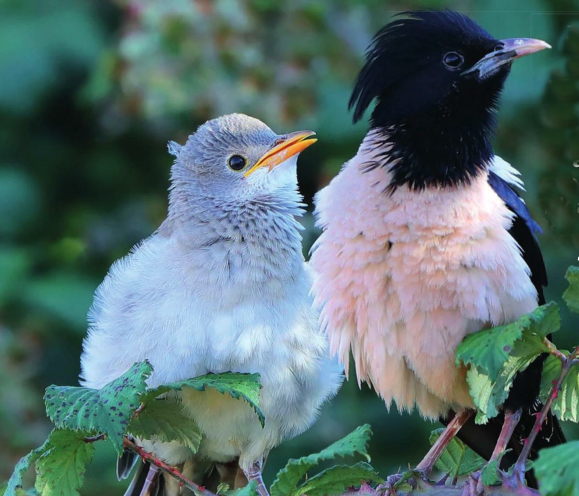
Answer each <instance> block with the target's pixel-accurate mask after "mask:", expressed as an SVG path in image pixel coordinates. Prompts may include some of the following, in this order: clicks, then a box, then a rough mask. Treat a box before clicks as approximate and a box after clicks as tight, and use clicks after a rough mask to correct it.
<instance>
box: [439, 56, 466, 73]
mask: <svg viewBox="0 0 579 496" xmlns="http://www.w3.org/2000/svg"><path fill="white" fill-rule="evenodd" d="M442 61H443V62H444V65H445V66H446V67H448V68H449V69H451V70H455V69H459V68H460V67H461V66H462V64H463V63H464V57H463V56H462V55H461V54H460V53H458V52H448V53H447V54H445V55H444V57H443V59H442Z"/></svg>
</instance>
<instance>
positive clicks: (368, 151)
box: [312, 11, 564, 484]
mask: <svg viewBox="0 0 579 496" xmlns="http://www.w3.org/2000/svg"><path fill="white" fill-rule="evenodd" d="M544 48H549V45H548V44H547V43H545V42H543V41H539V40H533V39H528V38H517V39H504V40H498V39H495V38H494V37H493V36H491V35H490V34H489V33H488V32H487V31H485V30H484V29H483V28H481V27H480V26H479V25H478V24H476V23H475V22H474V21H473V20H471V19H470V18H468V17H467V16H465V15H462V14H459V13H457V12H452V11H427V12H410V13H405V14H403V15H401V16H399V17H397V18H396V19H395V20H394V21H393V22H391V23H390V24H387V25H386V26H385V27H384V28H382V29H381V30H380V31H379V32H378V33H377V35H376V36H375V38H374V40H373V42H372V44H371V45H370V47H369V49H368V52H367V55H366V64H365V65H364V67H363V68H362V70H361V72H360V74H359V76H358V80H357V83H356V86H355V88H354V91H353V94H352V97H351V100H350V107H351V108H353V110H354V121H358V120H359V119H361V118H362V117H363V114H364V112H365V111H366V109H367V108H368V107H369V106H370V105H371V104H372V103H373V102H375V106H374V109H373V112H372V116H371V120H370V130H369V132H368V134H367V135H366V137H365V138H364V140H363V142H362V144H361V146H360V148H359V150H358V153H357V154H356V156H355V157H354V158H352V159H351V160H349V161H348V162H347V163H346V164H345V165H344V167H343V169H342V170H341V172H340V173H339V174H338V176H337V177H335V178H334V179H333V180H332V181H331V183H330V184H329V185H328V186H327V187H326V188H324V189H323V190H321V191H320V192H319V193H318V195H317V198H316V210H317V218H318V224H319V226H320V227H321V228H322V230H323V233H322V235H321V237H320V238H319V240H318V241H317V243H316V245H315V246H314V248H313V253H312V266H313V268H314V270H315V272H316V273H317V280H316V282H315V285H314V294H315V299H316V304H317V305H318V306H319V307H320V308H321V309H322V318H323V322H324V325H325V326H326V328H327V330H328V333H329V334H330V341H331V348H332V351H333V352H334V353H336V354H337V355H338V356H339V358H340V359H341V361H342V363H343V364H344V365H345V366H346V367H347V366H348V362H349V355H350V352H351V353H352V354H353V357H354V362H355V365H356V374H357V377H358V381H366V382H368V383H370V384H371V385H372V386H373V387H374V388H375V390H376V391H377V393H378V394H379V395H380V396H381V397H382V398H383V399H384V401H385V402H386V403H387V405H389V404H390V403H391V402H392V401H394V402H395V403H396V405H397V406H398V408H399V409H400V410H413V409H414V408H415V407H416V408H417V409H418V411H419V412H420V413H421V414H422V416H423V417H425V418H428V419H433V420H434V419H439V418H440V419H441V420H442V421H443V422H445V423H447V424H448V427H447V429H446V431H445V433H444V434H443V435H442V436H441V437H440V439H439V442H438V443H436V444H435V446H433V448H432V449H431V451H430V452H429V453H428V454H427V456H426V457H425V459H424V460H423V461H422V462H421V463H420V464H419V465H418V466H417V469H418V470H421V471H423V472H424V473H425V474H427V473H428V472H430V470H431V469H432V467H433V465H434V462H435V461H436V459H437V457H438V456H439V455H440V453H441V451H442V449H443V448H444V445H445V443H447V442H448V441H449V440H450V439H451V438H452V436H453V435H454V434H455V433H456V432H457V431H459V430H460V431H459V434H458V435H459V437H461V438H462V439H463V440H464V441H465V442H466V443H467V444H469V445H470V446H471V447H472V448H473V449H475V450H476V451H477V452H478V453H480V454H481V455H482V456H484V457H485V458H487V459H489V458H491V457H492V458H493V459H496V458H497V457H498V456H499V454H500V453H501V452H503V450H504V449H505V447H508V448H510V449H511V451H510V452H509V453H507V455H506V456H505V457H504V458H503V462H502V463H503V466H506V465H509V464H512V463H513V461H514V460H516V456H517V454H518V453H519V452H520V451H521V449H522V447H523V440H524V438H526V437H527V434H528V432H529V430H530V428H531V426H532V425H533V423H534V421H535V417H534V416H533V413H534V412H536V411H537V408H538V406H539V405H538V400H537V396H538V393H539V385H540V375H541V370H542V366H543V361H544V358H543V357H540V358H538V359H537V360H536V361H535V362H534V363H533V364H532V365H531V366H529V367H528V368H527V369H526V370H525V371H523V372H521V373H520V374H519V375H518V377H517V378H516V380H515V383H514V385H513V387H512V390H511V392H510V395H509V397H508V399H507V401H506V402H505V403H504V405H503V413H502V414H501V416H500V417H497V418H495V419H492V420H491V421H490V422H489V423H488V424H486V425H476V424H475V423H474V421H473V418H472V415H471V414H472V411H473V410H472V409H473V407H474V405H473V402H472V399H471V397H470V395H469V391H468V385H467V382H466V378H465V375H466V369H464V368H462V369H461V368H457V367H456V366H455V351H456V347H457V345H458V344H459V343H460V342H461V341H462V340H463V338H464V337H465V336H466V335H467V334H469V333H473V332H476V331H478V330H480V329H482V328H487V327H491V326H498V325H502V324H505V323H510V322H513V321H515V320H516V319H518V318H519V317H521V316H522V315H523V314H525V313H527V312H530V311H532V310H533V309H535V308H536V307H537V305H539V304H542V303H544V301H545V300H544V296H543V287H544V286H545V285H546V284H547V275H546V270H545V265H544V263H543V257H542V255H541V251H540V249H539V246H538V244H537V240H536V238H535V236H536V235H537V234H538V233H540V228H539V226H538V225H537V223H536V222H535V221H534V220H533V219H532V218H531V215H530V213H529V211H528V209H527V207H526V205H525V203H524V201H523V200H522V199H521V198H520V197H519V194H518V192H517V190H522V189H523V183H522V181H521V179H520V178H519V175H520V174H519V172H518V171H517V170H516V169H514V168H513V167H511V166H510V165H509V164H508V163H506V162H505V161H504V160H502V159H501V158H500V157H498V156H496V155H495V154H494V151H493V146H492V139H493V133H494V131H495V128H496V125H497V121H496V112H497V109H498V103H499V98H500V95H501V92H502V90H503V85H504V83H505V80H506V79H507V76H508V75H509V71H510V69H511V64H512V62H513V61H514V60H515V59H517V58H519V57H522V56H524V55H527V54H531V53H534V52H537V51H539V50H542V49H544ZM455 412H456V414H455ZM548 424H549V425H547V426H545V427H544V428H543V429H542V431H541V434H540V439H538V441H537V443H536V449H537V450H538V449H540V448H542V447H545V446H549V445H554V444H558V443H560V442H563V440H564V437H563V434H562V432H561V429H560V427H559V424H558V423H557V420H556V419H555V418H553V417H549V419H548ZM513 430H514V435H513V436H512V437H511V433H512V431H513ZM501 432H502V435H501ZM499 437H500V442H498V444H497V441H499ZM509 439H510V440H509ZM507 441H508V446H506V445H507ZM527 481H528V483H529V484H535V481H534V480H533V475H532V474H528V478H527Z"/></svg>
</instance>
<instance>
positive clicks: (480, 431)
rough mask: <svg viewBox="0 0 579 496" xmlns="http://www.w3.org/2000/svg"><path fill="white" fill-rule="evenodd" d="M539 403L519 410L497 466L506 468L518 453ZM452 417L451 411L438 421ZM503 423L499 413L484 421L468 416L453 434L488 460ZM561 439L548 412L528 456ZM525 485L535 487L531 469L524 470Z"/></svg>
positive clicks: (531, 424)
mask: <svg viewBox="0 0 579 496" xmlns="http://www.w3.org/2000/svg"><path fill="white" fill-rule="evenodd" d="M542 407H543V405H541V404H540V403H537V405H536V406H535V407H533V408H531V409H527V410H525V411H523V414H522V416H521V420H520V422H519V425H518V426H517V428H516V429H515V432H514V434H513V437H512V438H511V440H510V441H509V444H508V446H507V449H509V450H510V451H508V452H507V453H506V454H505V456H504V457H503V459H502V462H501V469H503V470H507V469H508V468H510V467H511V466H512V465H514V463H515V462H516V461H517V458H518V457H519V454H520V453H521V451H522V449H523V446H524V442H525V441H524V440H525V439H526V438H527V437H529V434H530V432H531V429H532V428H533V425H535V420H536V416H535V413H537V412H538V411H540V410H541V408H542ZM453 417H454V412H451V414H450V415H449V416H448V418H447V419H445V420H441V421H442V423H443V424H445V425H446V424H447V423H448V422H449V421H450V420H452V418H453ZM503 422H504V415H503V414H502V413H501V414H500V415H498V416H497V417H495V418H492V419H490V420H489V422H488V423H487V424H484V425H477V424H475V422H474V417H471V418H470V419H469V420H468V422H467V423H466V424H465V425H464V426H463V427H462V428H461V429H460V431H459V432H458V434H457V437H458V438H459V439H460V440H461V441H462V442H463V443H465V444H466V445H467V446H468V447H469V448H470V449H472V450H473V451H475V452H476V453H478V454H479V455H480V456H482V457H483V458H484V459H486V460H488V459H489V458H490V457H491V455H492V452H493V450H494V448H495V444H496V442H497V440H498V438H499V435H500V433H501V428H502V426H503ZM564 442H565V435H564V434H563V431H562V429H561V425H560V424H559V420H558V419H557V417H555V416H553V415H551V413H550V412H549V415H548V416H547V419H546V421H545V423H544V425H543V427H542V429H541V432H540V433H539V435H538V436H537V439H536V440H535V442H534V443H533V447H532V450H531V454H530V456H529V458H530V459H531V460H535V459H536V458H537V455H538V453H539V451H540V450H541V449H543V448H547V447H549V446H557V445H559V444H562V443H564ZM527 485H528V486H529V487H532V488H534V489H537V488H538V485H537V479H536V478H535V474H534V472H533V471H532V470H530V471H528V472H527Z"/></svg>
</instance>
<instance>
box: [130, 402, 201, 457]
mask: <svg viewBox="0 0 579 496" xmlns="http://www.w3.org/2000/svg"><path fill="white" fill-rule="evenodd" d="M127 431H128V432H130V433H131V434H133V435H134V436H136V437H140V438H144V439H150V438H151V437H153V436H154V437H156V438H157V439H159V440H161V441H166V442H170V441H178V442H179V444H182V445H184V446H187V447H188V448H190V449H191V450H192V451H193V453H196V452H197V450H198V449H199V444H200V443H201V433H200V432H199V428H198V427H197V425H196V424H195V421H194V420H192V419H191V418H190V417H187V416H186V415H185V414H184V413H183V406H182V404H181V402H180V401H179V400H178V399H176V398H165V399H158V400H152V401H149V402H148V403H147V404H146V405H145V407H144V408H143V410H141V411H140V412H139V414H138V415H135V416H134V417H133V419H132V420H131V422H130V423H129V427H128V429H127Z"/></svg>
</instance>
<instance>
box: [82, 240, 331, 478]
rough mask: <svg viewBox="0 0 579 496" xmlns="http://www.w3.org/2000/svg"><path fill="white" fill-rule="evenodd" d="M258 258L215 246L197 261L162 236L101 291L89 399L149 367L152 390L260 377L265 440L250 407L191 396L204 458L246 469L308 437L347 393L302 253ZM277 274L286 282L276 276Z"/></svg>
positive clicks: (120, 266) (196, 254)
mask: <svg viewBox="0 0 579 496" xmlns="http://www.w3.org/2000/svg"><path fill="white" fill-rule="evenodd" d="M248 253H249V252H248V251H247V250H245V251H244V250H237V251H236V250H231V249H227V247H226V246H216V245H213V246H212V247H211V249H209V248H207V249H201V250H199V249H195V250H191V249H188V248H187V249H186V248H184V247H183V245H182V244H181V243H180V242H179V241H176V240H175V239H172V238H165V237H162V236H161V237H159V236H156V237H153V238H151V239H149V240H147V241H146V242H145V243H144V244H143V245H142V246H140V247H139V248H138V249H137V250H136V251H135V253H133V254H131V255H130V256H129V257H127V258H125V259H123V260H121V261H120V262H118V263H117V264H115V265H114V266H113V268H112V269H111V271H110V273H109V275H108V276H107V278H106V279H105V281H104V282H103V284H102V285H101V286H100V287H99V289H98V291H97V294H96V297H95V303H94V305H93V308H92V310H91V320H92V323H91V327H90V330H89V335H88V337H87V339H86V341H85V345H84V354H83V357H82V366H83V367H82V368H83V376H84V379H85V384H86V385H88V386H90V387H101V386H102V385H103V384H105V383H107V382H108V381H110V380H112V379H113V378H115V377H118V376H119V375H120V374H122V373H123V372H124V371H126V370H127V369H128V368H129V367H130V366H131V365H132V364H133V363H134V362H135V361H140V360H144V359H148V360H149V361H150V362H151V364H152V365H153V368H154V372H153V375H152V376H151V378H150V380H149V386H155V385H158V384H163V383H167V382H172V381H177V380H182V379H186V378H190V377H195V376H198V375H202V374H207V373H209V372H212V373H219V372H227V371H232V372H251V373H256V372H257V373H259V374H261V379H262V385H263V389H262V392H261V395H260V408H261V409H262V411H263V412H264V414H265V416H266V418H267V425H266V428H265V429H262V428H261V425H260V424H259V422H258V421H257V418H256V416H255V414H254V413H253V412H252V410H251V408H250V407H249V406H248V405H247V404H245V403H243V402H240V401H237V400H233V399H231V398H225V397H223V395H221V394H219V393H215V394H213V393H208V394H206V393H203V394H196V393H195V392H189V393H184V394H183V401H184V405H185V407H186V410H187V411H188V412H189V414H190V415H191V416H192V418H194V419H195V421H196V422H197V423H198V425H199V426H200V428H201V429H202V431H203V433H204V435H205V438H204V442H203V445H202V449H201V454H202V455H203V456H206V457H207V458H209V459H211V460H221V461H227V460H231V459H232V458H233V457H236V456H240V455H241V457H242V460H241V463H242V464H246V465H247V467H249V465H250V464H251V463H253V462H255V461H256V460H259V459H261V457H262V456H263V454H264V453H267V452H268V451H269V449H271V448H272V447H273V446H276V445H277V444H279V442H281V440H283V439H284V438H287V437H293V436H295V435H297V434H298V433H300V432H302V431H303V430H305V429H306V428H307V427H308V426H309V425H310V424H311V422H313V420H314V418H315V415H316V413H317V409H318V407H319V405H320V404H321V403H322V402H323V401H324V400H325V399H326V398H327V397H328V396H329V395H333V394H334V393H335V391H336V390H337V388H338V387H339V384H340V381H341V380H340V370H339V368H338V366H337V364H336V363H332V362H331V361H330V360H329V358H328V351H327V342H326V338H325V336H324V335H323V334H322V332H321V331H320V328H319V323H318V318H317V314H316V313H315V312H314V311H313V309H312V301H311V298H310V296H309V290H310V278H309V276H308V274H307V272H306V269H305V266H304V263H303V258H302V255H301V252H300V251H298V250H293V256H292V257H291V258H285V259H283V260H277V261H276V260H272V259H270V258H267V257H256V258H255V260H250V259H248ZM283 253H284V252H283V251H280V257H281V256H282V255H283ZM250 254H251V253H250ZM250 258H251V257H250ZM260 261H261V264H262V265H263V266H261V267H260V266H259V263H260ZM278 263H283V264H284V268H285V269H286V271H274V270H273V268H275V266H276V265H277V264H278ZM289 269H291V270H289ZM267 270H271V271H272V273H270V274H269V277H266V276H265V275H264V272H265V273H267ZM288 272H290V273H291V274H290V275H287V273H288ZM276 274H277V275H278V277H276ZM182 451H183V450H176V451H175V450H173V448H172V447H169V448H168V451H167V459H168V460H169V459H170V460H171V462H172V463H177V460H178V459H180V457H182V456H183V453H182ZM169 454H171V456H172V457H170V456H169ZM244 466H245V465H244Z"/></svg>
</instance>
